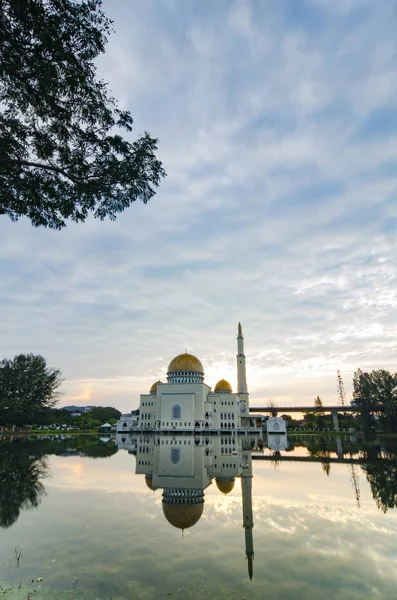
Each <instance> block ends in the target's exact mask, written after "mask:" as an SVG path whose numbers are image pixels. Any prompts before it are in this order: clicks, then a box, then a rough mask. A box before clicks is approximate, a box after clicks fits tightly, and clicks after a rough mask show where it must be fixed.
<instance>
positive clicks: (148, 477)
mask: <svg viewBox="0 0 397 600" xmlns="http://www.w3.org/2000/svg"><path fill="white" fill-rule="evenodd" d="M145 482H146V485H147V486H148V488H149V490H153V480H152V476H151V475H145ZM153 491H154V490H153Z"/></svg>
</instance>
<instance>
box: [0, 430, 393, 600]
mask: <svg viewBox="0 0 397 600" xmlns="http://www.w3.org/2000/svg"><path fill="white" fill-rule="evenodd" d="M257 442H258V440H246V439H242V438H238V439H237V438H234V437H231V438H229V440H224V439H222V440H221V439H220V438H217V439H216V440H215V439H213V438H209V439H207V440H206V439H205V438H200V439H197V440H195V439H194V438H190V437H188V436H186V437H182V436H181V437H175V438H172V437H171V436H162V437H157V438H155V439H154V438H153V439H152V438H142V439H131V438H123V439H118V440H117V443H118V445H116V443H115V441H114V440H110V441H108V442H106V441H102V440H97V439H93V438H90V437H79V438H73V439H69V440H58V441H56V440H48V439H47V440H41V441H28V440H24V441H21V440H17V441H14V442H9V441H7V440H3V441H2V442H0V586H2V587H0V598H6V599H7V600H8V598H10V599H14V598H18V599H19V598H24V599H25V600H26V598H27V595H28V594H29V593H31V598H39V599H40V598H43V599H44V598H45V599H47V598H68V599H69V600H71V599H75V598H78V599H80V598H82V599H84V600H93V599H95V598H100V599H103V600H105V599H106V600H107V599H110V598H113V600H116V599H120V598H125V599H127V600H128V599H135V598H147V599H150V600H151V599H158V598H172V597H174V598H175V597H176V598H228V599H232V598H236V599H237V598H239V599H242V598H246V599H247V600H248V599H251V598H253V599H254V598H258V599H259V598H261V599H262V598H269V599H283V600H284V599H285V600H287V599H291V600H292V599H293V600H296V599H300V598H302V599H318V598H321V599H323V600H326V599H328V598H329V599H331V598H332V599H333V600H334V599H341V600H342V599H343V600H349V599H352V600H353V599H356V598H357V599H358V598H360V599H361V598H387V599H390V598H396V597H397V592H396V590H397V541H396V540H397V512H396V508H395V507H396V503H397V459H396V454H397V453H396V447H395V441H394V442H393V440H390V439H389V440H388V439H386V438H384V439H382V440H378V441H377V442H373V443H371V444H367V445H364V443H363V442H361V441H360V440H355V439H350V438H348V437H345V438H339V439H337V438H329V439H320V438H319V437H312V438H310V437H305V438H297V437H292V436H290V437H289V439H288V442H285V440H283V439H282V438H281V439H280V438H277V439H274V438H273V439H272V440H270V442H269V444H270V446H271V448H269V447H267V443H266V440H265V443H264V447H263V448H258V447H257ZM286 445H287V448H286V447H285V446H286ZM340 459H342V460H340ZM251 475H252V478H251ZM224 492H226V493H224ZM203 500H204V502H203ZM252 522H253V528H251V525H252ZM243 525H245V527H244V526H243ZM251 545H252V547H251ZM252 551H253V553H254V554H253V557H252ZM250 563H252V573H251V575H252V580H250V577H249V575H250V573H249V571H250ZM37 579H39V580H40V579H42V581H37ZM32 580H35V581H34V582H33V583H31V582H32ZM29 584H31V585H29ZM10 586H12V587H10ZM19 586H20V589H19ZM34 590H36V591H34Z"/></svg>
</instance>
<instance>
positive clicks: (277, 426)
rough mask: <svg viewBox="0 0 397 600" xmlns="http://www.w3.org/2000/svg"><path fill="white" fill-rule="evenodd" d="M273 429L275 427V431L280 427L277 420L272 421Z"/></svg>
mask: <svg viewBox="0 0 397 600" xmlns="http://www.w3.org/2000/svg"><path fill="white" fill-rule="evenodd" d="M273 429H275V430H276V431H278V430H279V429H280V426H279V424H278V423H277V422H276V423H274V425H273Z"/></svg>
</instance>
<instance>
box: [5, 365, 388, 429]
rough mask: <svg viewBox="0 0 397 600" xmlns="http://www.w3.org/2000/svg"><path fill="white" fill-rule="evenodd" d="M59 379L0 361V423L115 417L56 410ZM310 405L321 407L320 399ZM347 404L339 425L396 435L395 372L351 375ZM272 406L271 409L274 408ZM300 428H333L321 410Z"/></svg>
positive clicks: (87, 424) (85, 425)
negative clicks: (349, 409)
mask: <svg viewBox="0 0 397 600" xmlns="http://www.w3.org/2000/svg"><path fill="white" fill-rule="evenodd" d="M62 381H63V377H62V373H61V371H60V369H57V368H53V367H48V366H47V363H46V360H45V359H44V358H43V357H42V356H40V355H35V354H19V355H17V356H15V357H14V358H13V359H6V358H4V359H3V360H2V361H0V425H3V426H4V425H5V426H7V425H15V426H23V425H32V424H35V425H41V426H46V425H48V426H50V425H53V424H55V423H57V424H64V425H67V426H71V427H78V428H81V429H93V428H96V427H99V426H100V425H101V424H103V423H105V422H109V423H111V424H113V423H115V422H116V421H117V420H118V419H119V417H120V414H121V413H120V411H118V410H117V409H115V408H112V407H94V408H92V409H91V410H89V411H88V412H86V413H84V414H82V415H81V416H75V415H73V414H72V413H71V412H70V411H67V410H64V409H61V408H56V404H57V403H58V401H59V399H60V391H59V388H60V386H61V384H62ZM314 405H315V406H316V408H317V409H319V408H321V406H322V401H321V398H320V397H319V396H317V398H316V399H315V401H314ZM351 405H352V406H354V407H355V408H357V413H356V414H355V415H348V414H346V415H343V414H342V415H340V417H339V422H340V425H341V426H342V427H346V428H350V427H352V428H354V429H361V430H363V431H365V432H366V433H375V432H377V431H384V432H386V433H397V373H394V374H393V373H390V372H389V371H386V370H384V369H379V370H374V371H371V372H363V371H362V370H361V369H358V370H357V371H356V372H355V373H354V377H353V398H352V401H351ZM274 408H275V411H276V408H277V407H276V406H275V407H274ZM290 421H292V420H291V419H290ZM292 423H293V421H292ZM292 423H291V424H292ZM304 425H305V427H306V428H307V429H315V428H317V429H327V428H330V429H332V427H333V425H332V417H331V416H330V415H326V414H324V413H322V412H321V411H319V412H318V411H316V412H313V413H308V414H307V415H305V418H304Z"/></svg>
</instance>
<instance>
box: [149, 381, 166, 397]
mask: <svg viewBox="0 0 397 600" xmlns="http://www.w3.org/2000/svg"><path fill="white" fill-rule="evenodd" d="M158 383H163V382H162V381H160V379H159V380H158V381H156V382H155V383H154V384H153V385H152V387H151V388H150V394H155V393H156V392H157V384H158Z"/></svg>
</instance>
